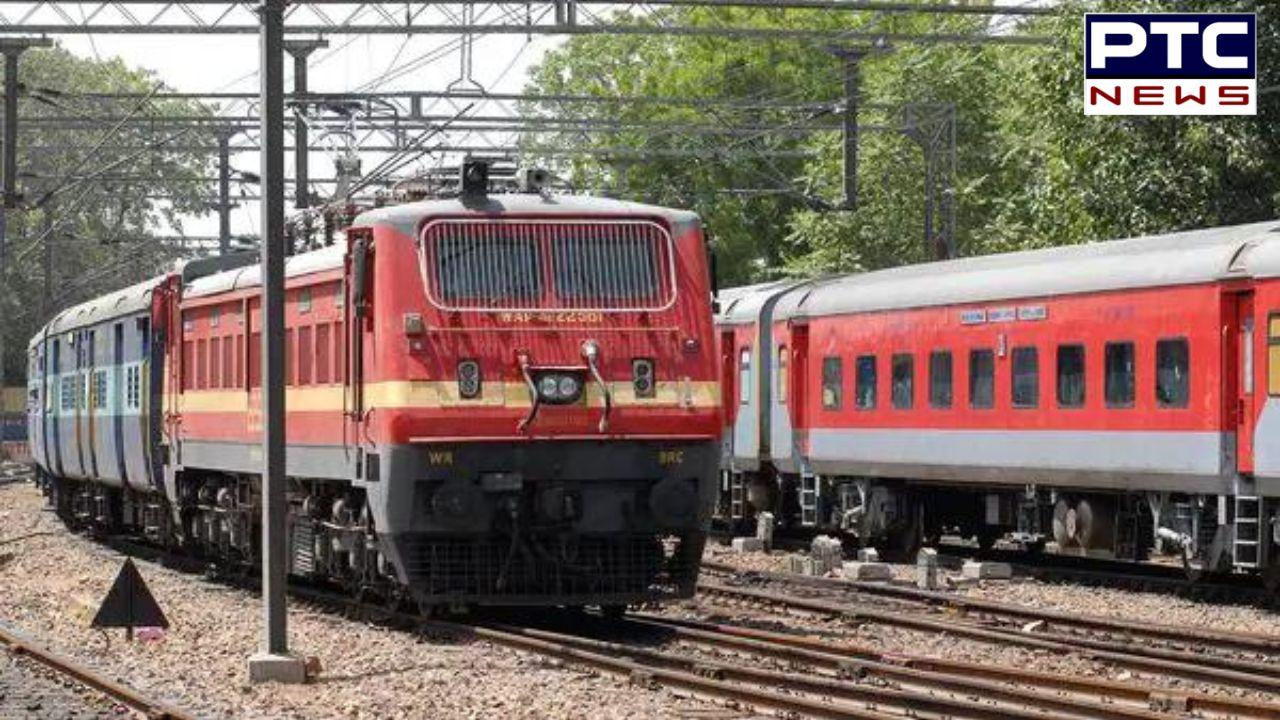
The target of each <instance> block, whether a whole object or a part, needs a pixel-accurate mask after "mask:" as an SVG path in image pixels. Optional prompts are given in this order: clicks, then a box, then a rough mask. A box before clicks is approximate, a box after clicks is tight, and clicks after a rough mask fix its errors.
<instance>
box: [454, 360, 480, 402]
mask: <svg viewBox="0 0 1280 720" xmlns="http://www.w3.org/2000/svg"><path fill="white" fill-rule="evenodd" d="M458 394H459V395H461V396H462V397H463V398H465V399H467V400H474V399H475V398H478V397H480V363H478V362H476V361H475V360H463V361H462V362H460V363H458Z"/></svg>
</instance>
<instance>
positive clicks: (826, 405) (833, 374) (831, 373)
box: [822, 357, 844, 410]
mask: <svg viewBox="0 0 1280 720" xmlns="http://www.w3.org/2000/svg"><path fill="white" fill-rule="evenodd" d="M843 376H844V364H843V363H841V362H840V358H838V357H827V358H823V359H822V409H823V410H839V409H840V402H841V400H842V398H841V397H840V394H841V393H840V391H841V388H842V386H843V384H844V378H843Z"/></svg>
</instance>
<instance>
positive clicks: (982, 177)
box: [527, 0, 1280, 284]
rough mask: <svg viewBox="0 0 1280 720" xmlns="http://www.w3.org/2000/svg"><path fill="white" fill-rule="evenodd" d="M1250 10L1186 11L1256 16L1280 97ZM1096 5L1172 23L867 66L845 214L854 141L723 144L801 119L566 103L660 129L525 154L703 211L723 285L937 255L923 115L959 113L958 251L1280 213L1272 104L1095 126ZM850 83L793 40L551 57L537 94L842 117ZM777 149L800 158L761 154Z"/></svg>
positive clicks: (814, 137) (898, 18)
mask: <svg viewBox="0 0 1280 720" xmlns="http://www.w3.org/2000/svg"><path fill="white" fill-rule="evenodd" d="M1254 5H1255V4H1254V3H1250V2H1238V3H1230V4H1227V3H1222V2H1209V1H1208V0H1190V1H1184V2H1179V3H1177V8H1176V9H1180V10H1191V11H1194V10H1218V11H1220V10H1227V9H1232V6H1235V7H1239V8H1241V9H1246V10H1257V11H1258V12H1259V62H1258V66H1259V68H1260V76H1259V83H1258V85H1259V87H1260V88H1265V87H1269V86H1273V85H1277V84H1280V77H1278V76H1277V73H1280V70H1278V69H1277V68H1276V65H1275V63H1274V62H1271V58H1273V57H1275V55H1276V50H1277V46H1278V45H1280V19H1278V18H1277V16H1276V13H1275V12H1274V10H1272V9H1271V8H1269V7H1267V6H1259V7H1254ZM1086 9H1089V10H1128V9H1159V10H1165V11H1167V10H1169V9H1171V8H1170V4H1169V3H1167V2H1156V0H1123V1H1113V0H1104V1H1097V2H1079V1H1069V2H1066V3H1063V4H1062V6H1061V12H1060V13H1058V14H1056V15H1054V16H1050V17H1042V18H1036V19H1034V20H1031V21H1026V22H1022V23H1021V24H1019V25H1018V26H1017V27H1008V26H1006V27H1004V28H1003V30H1002V31H1006V32H1018V33H1023V34H1034V35H1045V36H1048V37H1050V38H1051V42H1049V43H1048V44H1045V45H1041V46H1035V47H1025V46H1009V45H982V46H978V45H960V44H936V45H926V44H907V43H902V44H899V45H898V46H895V47H892V48H889V49H888V51H886V52H878V53H874V54H872V55H871V56H869V57H867V58H866V59H864V60H863V61H862V63H861V77H862V83H861V88H862V94H861V102H862V111H861V113H860V124H862V125H864V126H868V127H867V129H866V131H864V133H863V134H862V136H861V139H860V143H859V150H860V162H859V166H858V184H859V188H860V191H859V196H858V202H857V204H856V207H855V208H854V209H852V210H842V209H839V203H840V199H841V192H840V191H841V179H840V178H841V173H842V163H841V138H840V135H839V133H838V132H836V131H835V130H832V129H825V130H818V131H816V132H809V133H807V134H792V133H787V132H773V133H760V134H758V135H756V136H754V137H752V138H751V139H750V140H749V141H747V142H742V141H741V140H740V139H739V138H738V137H736V136H734V135H732V134H731V133H729V132H728V128H729V127H730V126H732V125H742V124H750V123H751V122H753V121H754V122H756V124H773V125H776V126H780V127H786V126H787V123H788V122H792V123H795V122H796V120H795V118H794V117H790V118H788V117H786V116H784V115H783V114H781V113H779V112H776V111H774V112H772V113H771V112H768V111H755V112H734V113H726V114H724V116H723V117H715V118H707V117H705V116H704V115H700V114H699V111H697V110H696V109H693V110H691V109H688V108H678V107H675V106H672V105H660V106H656V107H655V106H648V105H646V106H637V105H634V104H619V105H616V106H614V105H610V106H608V107H607V108H606V109H601V108H600V107H598V106H586V107H585V108H583V107H578V106H572V107H570V106H563V107H560V106H557V107H556V108H555V110H556V111H557V112H559V113H561V116H564V114H565V113H566V112H568V113H569V115H570V116H571V117H589V116H591V113H593V112H594V113H596V115H595V116H594V117H595V119H597V120H607V119H610V118H613V119H620V120H629V121H640V120H650V121H654V122H656V123H658V125H659V127H658V128H654V129H647V128H646V129H641V130H636V129H626V130H623V131H619V132H616V133H614V134H612V135H611V136H610V137H609V140H608V143H609V145H610V146H611V147H614V148H627V149H631V150H633V151H634V152H633V154H632V155H630V156H624V155H623V154H621V153H618V154H613V155H604V156H601V155H589V154H586V153H578V154H574V149H575V148H579V147H581V146H582V145H584V144H586V141H587V138H586V137H584V136H583V135H581V134H572V133H567V132H557V133H547V134H543V135H540V136H538V137H535V138H531V139H530V140H529V147H528V148H527V149H528V150H530V151H537V150H538V149H548V148H549V150H548V155H557V156H559V155H563V154H564V153H569V159H568V160H567V161H565V162H564V164H563V165H562V168H563V169H564V170H565V172H566V173H567V174H568V175H569V176H570V177H572V178H573V179H574V180H575V181H577V182H579V183H580V184H582V185H583V186H584V187H590V188H601V187H603V188H607V189H610V190H613V191H614V192H617V193H618V194H620V195H623V196H627V197H634V198H637V199H642V200H646V201H651V202H658V203H665V204H673V205H680V206H685V207H690V208H693V209H695V210H697V211H698V212H700V213H701V214H702V215H703V216H704V219H705V220H706V224H707V226H708V228H709V229H710V231H711V233H712V234H713V236H714V237H715V238H716V239H717V244H718V252H719V253H720V256H721V268H722V274H723V275H724V280H725V283H726V284H734V283H743V282H748V281H755V280H761V279H766V278H768V277H771V276H775V275H778V274H782V273H800V274H822V273H831V272H840V271H851V270H858V269H874V268H879V267H886V266H892V265H899V264H903V263H908V262H919V261H923V260H928V259H931V258H932V257H933V255H934V252H935V249H936V248H935V243H934V242H931V241H927V240H926V239H925V237H924V232H923V227H924V219H923V216H924V201H923V198H924V187H925V186H924V157H923V152H922V149H921V145H920V143H919V142H917V140H915V139H913V138H912V137H911V136H909V135H908V134H907V133H904V132H903V130H904V128H906V127H907V125H906V122H905V121H906V115H905V113H906V112H907V110H906V107H907V106H908V105H911V104H917V105H918V106H922V107H926V108H928V107H940V106H946V105H948V104H951V105H954V108H955V118H956V133H957V156H956V162H955V166H956V174H955V187H954V193H955V195H954V197H955V202H956V209H957V218H956V240H957V246H958V250H959V252H960V253H961V254H980V253H987V252H996V251H1003V250H1013V249H1019V248H1027V247H1038V246H1044V245H1057V244H1069V243H1080V242H1087V241H1095V240H1105V239H1112V238H1118V237H1126V236H1130V235H1134V234H1140V233H1147V232H1156V231H1164V230H1174V229H1180V228H1186V227H1194V226H1203V225H1216V224H1230V223H1239V222H1247V221H1252V220H1258V219H1263V218H1270V217H1274V216H1275V214H1276V205H1277V202H1278V198H1280V177H1278V173H1280V166H1278V165H1277V164H1278V163H1280V154H1278V153H1277V150H1280V148H1278V147H1277V144H1280V132H1277V130H1280V127H1277V114H1278V113H1280V107H1278V103H1277V102H1276V97H1277V96H1276V95H1264V96H1262V101H1261V102H1260V108H1259V115H1258V117H1256V118H1249V117H1242V118H1210V117H1204V118H1191V117H1188V118H1090V117H1085V116H1084V114H1083V109H1082V56H1083V51H1082V47H1081V45H1082V43H1083V39H1082V33H1081V31H1080V27H1081V13H1083V12H1084V11H1085V10H1086ZM651 17H652V16H651ZM657 17H658V20H657V22H671V23H678V24H681V25H697V24H709V25H714V24H722V25H734V26H741V25H748V24H755V25H760V26H773V27H800V26H803V27H819V28H823V27H825V28H837V29H838V28H846V29H866V28H868V27H874V28H878V29H882V30H885V31H897V32H917V33H928V32H938V33H941V32H946V33H965V32H971V33H976V32H980V31H984V30H987V29H988V28H987V27H986V25H987V23H989V22H990V21H989V20H987V19H985V18H980V17H971V16H942V17H938V16H920V15H915V16H904V15H892V16H890V15H882V16H873V15H870V14H859V13H849V12H821V11H782V10H776V9H771V10H756V9H751V10H743V9H737V10H727V9H717V10H707V9H668V10H664V11H661V12H660V13H659V14H658V15H657ZM632 21H634V22H640V20H639V19H633V20H632ZM841 78H842V73H841V68H840V63H839V62H838V61H837V60H836V59H835V58H834V57H833V56H832V55H831V54H830V53H829V52H827V51H826V50H825V49H823V48H815V47H813V46H810V45H806V44H803V43H797V42H783V41H779V42H760V41H751V42H733V41H725V40H723V39H690V38H671V37H634V36H627V37H578V38H574V39H572V40H570V41H569V42H568V43H566V44H565V45H564V46H563V47H562V48H561V49H560V50H558V51H556V52H553V53H550V54H549V55H548V56H547V58H546V59H545V60H544V62H543V63H542V65H541V66H539V67H538V68H537V69H536V71H535V72H534V73H533V75H532V77H531V81H530V87H529V88H528V89H529V90H530V91H531V92H546V93H567V94H571V93H586V94H591V95H599V96H618V95H624V96H625V95H654V96H671V97H695V98H696V97H716V96H720V97H724V96H730V97H738V98H743V99H750V100H755V101H758V100H761V99H772V100H779V99H781V100H797V99H807V100H813V101H819V102H826V103H829V107H832V108H834V107H835V103H837V102H838V101H839V99H840V98H841V97H842V87H841V82H842V80H841ZM1278 95H1280V94H1278ZM836 112H838V111H836ZM827 119H828V120H829V119H831V118H830V117H828V118H827ZM695 120H697V121H700V122H701V123H702V124H706V123H707V122H708V120H710V121H713V122H716V123H718V124H719V125H720V126H722V127H724V128H725V129H726V132H724V133H723V134H721V135H714V134H713V135H710V136H697V135H694V134H692V133H682V132H681V131H679V130H674V131H673V130H670V129H666V130H664V129H661V126H662V125H663V124H674V125H677V126H678V125H685V124H689V123H692V122H694V121H695ZM802 124H804V125H806V126H812V125H813V124H815V122H814V121H810V122H807V123H802ZM793 127H794V125H793ZM597 142H598V140H597ZM711 150H719V152H712V151H711ZM657 151H661V152H663V153H664V154H662V155H659V154H658V153H657ZM731 151H733V152H731ZM770 151H789V152H799V153H802V156H801V157H791V156H787V157H781V158H769V157H766V156H765V153H766V152H770ZM770 186H771V187H775V188H782V189H781V190H779V191H777V192H776V193H775V194H767V195H742V194H732V193H728V192H726V189H727V188H743V187H757V188H759V187H770Z"/></svg>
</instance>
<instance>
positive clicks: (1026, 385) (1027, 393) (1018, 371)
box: [1013, 347, 1040, 408]
mask: <svg viewBox="0 0 1280 720" xmlns="http://www.w3.org/2000/svg"><path fill="white" fill-rule="evenodd" d="M1038 404H1040V356H1039V354H1037V352H1036V349H1035V348H1033V347H1018V348H1014V349H1013V406H1014V407H1016V408H1033V407H1035V406H1036V405H1038Z"/></svg>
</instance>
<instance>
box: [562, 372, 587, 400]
mask: <svg viewBox="0 0 1280 720" xmlns="http://www.w3.org/2000/svg"><path fill="white" fill-rule="evenodd" d="M557 386H558V387H557V391H558V392H559V393H560V398H561V399H563V400H568V399H570V398H573V397H577V395H578V391H579V390H581V389H582V384H581V383H579V382H578V378H576V377H574V376H572V375H565V376H563V377H561V378H560V381H559V382H558V383H557Z"/></svg>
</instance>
